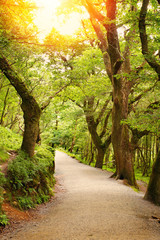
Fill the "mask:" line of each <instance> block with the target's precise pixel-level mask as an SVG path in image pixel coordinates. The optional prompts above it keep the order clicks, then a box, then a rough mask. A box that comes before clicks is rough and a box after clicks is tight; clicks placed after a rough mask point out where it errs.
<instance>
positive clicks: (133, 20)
mask: <svg viewBox="0 0 160 240" xmlns="http://www.w3.org/2000/svg"><path fill="white" fill-rule="evenodd" d="M37 11H38V7H37V6H36V3H35V2H34V1H31V0H1V1H0V136H1V137H0V225H1V226H2V225H3V226H5V225H6V224H7V223H8V219H7V216H6V214H5V211H4V210H3V207H2V206H3V202H9V203H10V204H11V205H12V206H14V207H17V208H19V209H21V210H23V209H29V208H33V207H35V206H36V205H37V204H41V203H43V202H47V201H48V200H49V199H50V197H51V196H52V195H53V186H54V184H55V179H54V171H55V164H54V156H55V149H60V150H61V151H65V152H67V153H68V154H69V155H70V156H72V157H74V158H76V159H78V160H79V161H80V162H82V163H84V164H88V165H91V166H93V167H96V168H100V169H104V170H108V171H111V172H113V175H112V178H115V180H118V179H124V180H125V181H126V182H127V184H128V185H130V186H133V187H135V188H137V189H138V184H137V180H143V181H145V182H146V183H147V185H148V186H147V191H146V193H145V196H144V198H145V199H146V200H149V201H151V202H153V203H154V204H156V205H160V148H159V144H160V126H159V125H160V94H159V91H160V47H159V46H160V32H159V27H160V2H159V0H150V1H149V0H131V1H129V0H123V1H116V0H99V1H97V0H82V1H81V0H70V1H69V0H61V4H60V5H59V6H58V8H57V11H56V14H57V15H58V16H62V17H63V18H64V20H65V19H66V18H67V17H68V16H69V14H71V13H77V14H79V16H81V20H80V25H79V26H77V29H76V31H75V32H74V33H72V34H63V33H61V32H60V31H59V29H58V27H54V24H53V27H52V29H51V30H50V32H48V33H47V35H45V37H44V38H43V40H42V39H41V38H40V37H39V29H38V27H37V26H36V24H35V22H34V18H35V14H36V12H37ZM43 21H45V19H43ZM77 25H78V24H77ZM55 26H56V24H55ZM70 28H72V26H70Z"/></svg>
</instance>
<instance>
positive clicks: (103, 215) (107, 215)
mask: <svg viewBox="0 0 160 240" xmlns="http://www.w3.org/2000/svg"><path fill="white" fill-rule="evenodd" d="M56 176H57V179H59V181H60V183H61V184H62V186H59V187H61V188H64V189H65V191H63V193H57V198H56V200H54V201H53V203H49V204H47V205H46V206H47V209H46V210H45V214H44V213H40V216H39V219H34V220H32V221H30V222H29V223H26V224H25V225H23V226H22V227H21V228H18V229H17V230H15V231H14V232H13V233H12V234H11V233H10V234H7V235H4V236H3V237H2V240H8V239H12V240H122V239H123V240H159V239H160V224H159V223H158V220H156V219H152V216H157V217H160V207H157V206H154V205H153V204H151V203H149V202H147V201H145V200H143V194H142V193H136V192H134V191H133V190H132V189H131V188H129V187H127V186H125V185H123V184H121V182H118V181H115V180H113V179H110V178H109V176H110V173H107V172H106V171H102V170H100V169H95V168H92V167H89V166H86V165H83V164H80V163H78V162H77V161H76V160H75V159H72V158H71V157H69V156H67V154H65V153H62V152H58V151H57V152H56Z"/></svg>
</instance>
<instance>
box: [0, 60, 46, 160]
mask: <svg viewBox="0 0 160 240" xmlns="http://www.w3.org/2000/svg"><path fill="white" fill-rule="evenodd" d="M0 69H1V70H2V72H3V73H4V75H5V76H6V77H7V78H8V80H9V81H10V83H11V85H12V86H13V87H14V88H15V90H16V91H17V93H18V94H19V96H20V97H21V99H22V104H21V108H22V111H23V114H24V125H25V127H24V135H23V142H22V146H21V149H22V150H24V151H25V152H26V153H27V154H28V155H29V156H30V157H33V155H34V148H35V144H36V141H37V138H38V135H39V119H40V116H41V109H40V107H39V105H38V103H37V102H36V100H35V99H34V97H33V96H32V95H31V94H30V93H29V91H28V89H27V87H26V85H25V83H24V82H23V81H22V79H21V77H20V76H19V75H18V74H17V73H16V72H15V70H14V69H13V68H12V67H11V66H10V64H9V63H8V61H7V60H6V58H5V57H4V56H1V57H0Z"/></svg>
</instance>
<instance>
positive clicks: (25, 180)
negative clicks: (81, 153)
mask: <svg viewBox="0 0 160 240" xmlns="http://www.w3.org/2000/svg"><path fill="white" fill-rule="evenodd" d="M53 173H54V156H53V154H52V152H51V151H50V148H49V147H47V146H45V145H44V146H40V147H38V148H37V149H36V154H35V156H34V157H33V158H29V157H28V156H27V155H26V154H25V153H24V152H22V151H20V152H19V154H18V156H17V157H16V158H15V159H14V160H13V161H12V162H11V163H10V164H9V166H8V173H7V188H8V189H9V192H11V194H12V196H11V201H12V203H14V204H15V205H18V207H19V208H20V209H28V208H31V207H34V206H35V205H36V204H39V203H43V202H45V201H48V199H49V198H50V196H51V195H53V191H52V187H53V185H54V183H55V180H54V176H53Z"/></svg>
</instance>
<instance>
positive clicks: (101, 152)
mask: <svg viewBox="0 0 160 240" xmlns="http://www.w3.org/2000/svg"><path fill="white" fill-rule="evenodd" d="M105 152H106V151H105V149H103V148H99V149H97V157H96V164H95V167H96V168H101V169H102V167H103V160H104V155H105Z"/></svg>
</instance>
